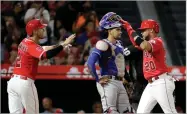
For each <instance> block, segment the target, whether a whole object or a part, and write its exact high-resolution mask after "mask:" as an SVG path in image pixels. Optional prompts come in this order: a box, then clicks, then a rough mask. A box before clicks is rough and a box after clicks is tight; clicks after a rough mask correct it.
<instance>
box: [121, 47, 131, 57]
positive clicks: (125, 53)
mask: <svg viewBox="0 0 187 114" xmlns="http://www.w3.org/2000/svg"><path fill="white" fill-rule="evenodd" d="M123 54H124V55H125V56H128V55H130V54H131V52H130V50H128V48H125V49H124V50H123Z"/></svg>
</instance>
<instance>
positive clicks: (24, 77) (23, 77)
mask: <svg viewBox="0 0 187 114" xmlns="http://www.w3.org/2000/svg"><path fill="white" fill-rule="evenodd" d="M13 77H19V78H20V79H23V80H28V77H26V76H22V75H12V76H11V78H13Z"/></svg>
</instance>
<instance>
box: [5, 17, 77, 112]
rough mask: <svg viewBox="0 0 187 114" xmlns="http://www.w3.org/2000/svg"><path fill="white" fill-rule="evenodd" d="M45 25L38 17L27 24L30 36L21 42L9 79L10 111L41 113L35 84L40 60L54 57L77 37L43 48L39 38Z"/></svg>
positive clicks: (72, 36) (73, 36)
mask: <svg viewBox="0 0 187 114" xmlns="http://www.w3.org/2000/svg"><path fill="white" fill-rule="evenodd" d="M45 27H46V25H45V24H42V23H41V21H40V20H37V19H34V20H31V21H29V22H28V23H27V25H26V32H27V34H28V35H29V36H30V37H29V38H25V39H23V40H22V41H21V43H20V44H19V46H18V56H17V59H16V62H15V66H14V72H13V75H12V77H11V79H10V80H9V81H8V87H7V92H8V101H9V111H10V113H22V112H23V109H25V112H26V113H28V114H38V113H39V101H38V94H37V90H36V87H35V84H34V80H35V76H36V74H37V68H38V62H39V60H42V59H50V58H52V57H54V56H55V55H57V54H58V53H59V52H60V51H61V50H62V49H63V47H65V46H68V45H69V44H70V43H71V42H72V41H73V39H74V38H75V35H74V34H73V35H71V36H70V37H69V38H67V39H66V40H65V41H64V42H63V43H60V44H57V45H55V46H45V49H43V48H42V47H41V46H40V45H38V43H39V39H41V38H43V35H44V28H45Z"/></svg>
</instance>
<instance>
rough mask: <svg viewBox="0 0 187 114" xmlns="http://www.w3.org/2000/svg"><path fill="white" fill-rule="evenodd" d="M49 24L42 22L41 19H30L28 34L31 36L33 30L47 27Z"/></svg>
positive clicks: (27, 26)
mask: <svg viewBox="0 0 187 114" xmlns="http://www.w3.org/2000/svg"><path fill="white" fill-rule="evenodd" d="M46 26H47V24H42V23H41V21H40V20H39V19H33V20H31V21H29V22H28V23H27V25H26V32H27V35H29V36H31V35H32V33H33V31H34V30H36V29H40V28H45V27H46Z"/></svg>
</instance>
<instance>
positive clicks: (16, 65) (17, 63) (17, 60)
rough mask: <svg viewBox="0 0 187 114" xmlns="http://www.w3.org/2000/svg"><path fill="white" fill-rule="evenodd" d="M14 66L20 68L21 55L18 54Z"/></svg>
mask: <svg viewBox="0 0 187 114" xmlns="http://www.w3.org/2000/svg"><path fill="white" fill-rule="evenodd" d="M15 67H16V68H21V57H20V56H19V55H18V56H17V58H16V63H15Z"/></svg>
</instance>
